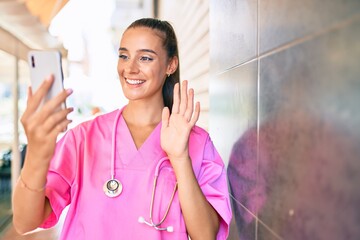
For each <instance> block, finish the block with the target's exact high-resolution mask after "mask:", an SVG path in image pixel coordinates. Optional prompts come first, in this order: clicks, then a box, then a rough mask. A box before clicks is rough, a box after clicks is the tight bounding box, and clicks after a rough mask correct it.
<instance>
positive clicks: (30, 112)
mask: <svg viewBox="0 0 360 240" xmlns="http://www.w3.org/2000/svg"><path fill="white" fill-rule="evenodd" d="M53 82H54V77H53V76H52V75H51V76H49V77H48V78H47V79H45V80H44V82H43V83H42V84H41V86H40V87H39V89H38V90H37V91H36V92H34V93H33V92H32V89H31V87H29V89H28V100H27V107H26V110H25V112H24V114H23V115H22V117H21V123H22V124H23V126H24V129H25V133H26V136H27V140H28V146H27V152H28V153H27V154H29V155H33V154H34V158H33V157H31V159H33V160H35V159H38V160H39V161H40V162H42V164H44V162H43V161H44V160H45V161H50V159H51V157H52V156H53V154H54V150H55V144H56V138H57V136H58V135H59V134H60V133H61V132H63V131H65V130H66V129H67V126H68V125H69V124H70V123H71V120H69V119H67V115H68V114H69V113H70V112H72V111H73V108H66V109H61V110H58V109H59V108H60V106H61V104H62V103H64V102H65V100H66V98H67V97H68V96H70V95H71V93H72V90H71V89H67V90H63V91H62V92H60V93H59V94H58V95H57V96H55V97H54V98H52V99H50V100H48V101H46V102H45V103H44V105H42V106H41V102H42V99H43V98H44V97H45V95H46V94H47V92H48V91H49V89H50V87H51V85H52V84H53ZM35 161H36V160H35ZM40 162H39V164H40ZM47 163H49V162H47ZM36 165H37V164H36ZM39 167H40V166H39Z"/></svg>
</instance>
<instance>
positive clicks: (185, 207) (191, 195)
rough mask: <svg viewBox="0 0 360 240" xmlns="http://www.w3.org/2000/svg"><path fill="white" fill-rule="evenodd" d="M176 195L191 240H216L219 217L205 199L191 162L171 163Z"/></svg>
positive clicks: (188, 160)
mask: <svg viewBox="0 0 360 240" xmlns="http://www.w3.org/2000/svg"><path fill="white" fill-rule="evenodd" d="M173 163H174V164H173V167H174V170H175V173H176V178H177V181H178V195H179V200H180V205H181V210H182V213H183V216H184V220H185V224H186V228H187V231H188V234H189V235H190V237H191V239H192V240H197V239H216V235H217V232H218V229H219V217H218V214H217V212H216V211H215V210H214V208H213V207H212V206H211V205H210V203H209V202H208V201H207V199H206V198H205V196H204V194H203V192H202V191H201V188H200V186H199V184H198V182H197V179H196V177H195V175H194V172H193V169H192V165H191V160H190V159H187V161H173Z"/></svg>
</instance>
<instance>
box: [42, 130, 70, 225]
mask: <svg viewBox="0 0 360 240" xmlns="http://www.w3.org/2000/svg"><path fill="white" fill-rule="evenodd" d="M75 146H76V144H75V139H74V135H73V133H72V132H71V131H68V132H67V133H66V134H65V135H64V136H63V137H62V138H61V139H60V141H59V142H58V143H57V144H56V149H55V153H54V156H53V159H52V160H51V162H50V166H49V171H48V174H47V183H46V191H45V196H46V197H47V198H48V199H49V201H50V205H51V208H52V213H51V214H50V216H49V217H48V218H47V219H46V220H45V221H44V222H43V223H42V224H41V225H40V227H41V228H50V227H53V226H54V225H55V224H56V223H57V222H58V221H59V218H60V215H61V213H62V211H63V210H64V208H65V207H66V206H67V205H69V203H70V200H71V194H70V191H71V186H72V183H73V181H74V176H75V172H76V162H77V161H76V159H75V158H76V147H75Z"/></svg>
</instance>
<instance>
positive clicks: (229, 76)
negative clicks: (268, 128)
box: [209, 61, 257, 163]
mask: <svg viewBox="0 0 360 240" xmlns="http://www.w3.org/2000/svg"><path fill="white" fill-rule="evenodd" d="M256 72H257V62H256V61H254V62H252V63H249V64H246V65H244V66H240V67H237V68H234V69H231V70H229V71H226V72H224V73H222V74H219V75H216V76H215V77H213V78H212V79H211V82H210V86H211V87H210V96H211V98H210V118H209V119H210V125H209V128H210V130H211V136H212V138H213V141H214V144H215V146H216V147H217V148H218V149H219V152H220V155H221V156H222V157H223V159H224V161H225V162H226V163H227V162H228V161H229V156H230V152H231V149H232V147H233V144H234V143H235V142H236V141H237V140H238V139H239V138H240V137H241V135H242V134H243V133H244V131H245V130H246V129H248V128H250V127H253V126H256V119H257V115H256V114H257V112H256V104H257V102H256V101H257V74H256Z"/></svg>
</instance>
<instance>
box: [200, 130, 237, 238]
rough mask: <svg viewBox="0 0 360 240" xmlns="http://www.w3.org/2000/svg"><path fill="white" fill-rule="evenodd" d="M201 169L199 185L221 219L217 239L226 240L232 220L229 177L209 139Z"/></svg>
mask: <svg viewBox="0 0 360 240" xmlns="http://www.w3.org/2000/svg"><path fill="white" fill-rule="evenodd" d="M200 169H201V170H200V173H199V176H198V182H199V185H200V187H201V189H202V191H203V193H204V195H205V197H206V199H207V200H208V201H209V203H210V204H211V205H212V207H213V208H214V209H215V210H216V211H217V213H218V214H219V216H220V218H221V220H220V228H219V232H218V235H217V239H218V240H222V239H226V238H227V236H228V235H229V226H230V221H231V218H232V212H231V207H230V200H229V190H228V185H227V177H226V171H225V166H224V163H223V161H222V159H221V157H220V155H219V154H218V152H217V151H216V149H215V147H214V145H213V143H212V141H211V139H210V138H209V137H208V139H207V140H206V143H205V148H204V156H203V161H202V164H201V168H200Z"/></svg>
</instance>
